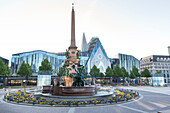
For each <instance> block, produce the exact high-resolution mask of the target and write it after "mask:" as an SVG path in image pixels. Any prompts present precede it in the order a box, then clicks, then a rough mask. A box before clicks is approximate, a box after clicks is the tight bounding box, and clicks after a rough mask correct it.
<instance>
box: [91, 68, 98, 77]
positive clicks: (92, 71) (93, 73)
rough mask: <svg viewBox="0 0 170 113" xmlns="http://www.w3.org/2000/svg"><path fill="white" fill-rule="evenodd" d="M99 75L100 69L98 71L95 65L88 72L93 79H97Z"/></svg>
mask: <svg viewBox="0 0 170 113" xmlns="http://www.w3.org/2000/svg"><path fill="white" fill-rule="evenodd" d="M99 74H100V69H98V68H97V67H96V65H94V66H93V67H92V68H91V70H90V75H91V76H93V77H97V76H99Z"/></svg>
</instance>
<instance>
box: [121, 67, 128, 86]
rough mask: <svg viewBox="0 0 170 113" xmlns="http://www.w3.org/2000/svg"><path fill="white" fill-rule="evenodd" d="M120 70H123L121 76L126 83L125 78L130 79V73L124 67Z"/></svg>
mask: <svg viewBox="0 0 170 113" xmlns="http://www.w3.org/2000/svg"><path fill="white" fill-rule="evenodd" d="M120 70H121V75H122V77H123V83H125V77H128V72H127V71H126V69H125V68H124V67H121V68H120Z"/></svg>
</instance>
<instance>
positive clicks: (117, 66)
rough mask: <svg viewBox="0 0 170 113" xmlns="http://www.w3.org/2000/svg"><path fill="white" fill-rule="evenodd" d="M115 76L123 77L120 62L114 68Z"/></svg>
mask: <svg viewBox="0 0 170 113" xmlns="http://www.w3.org/2000/svg"><path fill="white" fill-rule="evenodd" d="M113 77H122V73H121V70H120V67H119V65H118V64H116V66H115V67H114V68H113Z"/></svg>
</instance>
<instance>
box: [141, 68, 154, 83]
mask: <svg viewBox="0 0 170 113" xmlns="http://www.w3.org/2000/svg"><path fill="white" fill-rule="evenodd" d="M141 76H142V77H146V78H147V79H146V80H147V82H149V80H148V77H152V74H151V73H150V72H149V70H148V69H147V68H145V69H144V70H143V71H142V72H141Z"/></svg>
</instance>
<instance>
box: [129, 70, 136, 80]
mask: <svg viewBox="0 0 170 113" xmlns="http://www.w3.org/2000/svg"><path fill="white" fill-rule="evenodd" d="M129 77H130V78H131V79H135V78H136V76H135V74H134V73H133V71H132V70H130V76H129Z"/></svg>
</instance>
